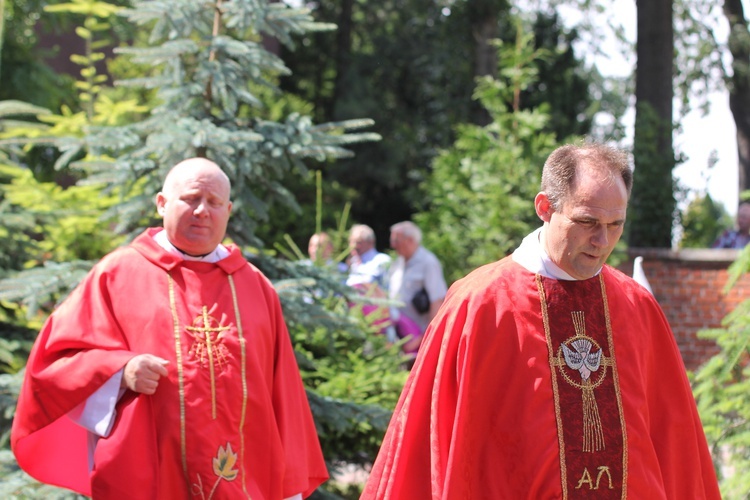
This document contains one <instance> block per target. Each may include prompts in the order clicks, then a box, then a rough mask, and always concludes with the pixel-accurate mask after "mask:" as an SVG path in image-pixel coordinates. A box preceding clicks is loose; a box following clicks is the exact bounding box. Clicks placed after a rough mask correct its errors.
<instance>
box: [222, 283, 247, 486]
mask: <svg viewBox="0 0 750 500" xmlns="http://www.w3.org/2000/svg"><path fill="white" fill-rule="evenodd" d="M227 279H228V280H229V288H230V289H231V290H232V304H233V305H234V318H235V321H236V323H237V337H238V338H239V342H240V358H241V364H242V411H241V413H240V429H239V434H240V471H241V476H242V491H243V492H244V493H245V495H247V498H250V494H249V493H248V492H247V484H246V483H245V477H246V476H245V416H246V413H247V359H246V358H247V341H246V340H245V334H244V333H243V330H242V317H241V316H240V305H239V303H238V301H237V290H236V288H235V286H234V277H233V276H232V275H231V274H229V275H227Z"/></svg>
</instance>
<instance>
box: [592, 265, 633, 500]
mask: <svg viewBox="0 0 750 500" xmlns="http://www.w3.org/2000/svg"><path fill="white" fill-rule="evenodd" d="M599 286H600V288H601V290H602V300H603V301H604V323H605V324H606V327H607V342H608V343H609V356H610V360H611V363H610V364H611V366H612V378H613V379H614V382H615V396H616V397H617V411H618V412H619V414H620V430H621V431H622V498H627V497H628V433H627V429H626V426H625V412H624V411H623V409H622V394H621V393H620V374H619V372H618V371H617V357H616V356H615V342H614V339H613V338H612V321H611V319H610V317H609V301H608V300H607V289H606V287H605V286H604V277H603V276H602V275H601V273H599Z"/></svg>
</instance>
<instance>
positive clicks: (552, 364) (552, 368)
mask: <svg viewBox="0 0 750 500" xmlns="http://www.w3.org/2000/svg"><path fill="white" fill-rule="evenodd" d="M536 286H537V289H538V290H539V300H540V301H541V303H542V323H544V334H545V336H546V338H547V351H548V356H547V357H548V358H549V364H550V373H551V374H552V377H550V378H551V379H552V396H553V398H554V402H555V420H556V421H557V441H558V445H559V447H560V476H561V478H562V481H561V483H562V484H561V486H562V496H563V500H565V499H567V498H568V480H567V477H568V470H567V465H566V463H565V438H564V436H563V423H562V417H561V416H560V393H559V392H558V390H557V377H555V359H556V358H555V355H554V350H553V347H552V333H551V332H550V328H549V314H548V313H547V298H546V297H545V296H544V284H543V283H542V276H541V275H539V274H537V275H536Z"/></svg>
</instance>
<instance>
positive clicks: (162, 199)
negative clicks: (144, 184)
mask: <svg viewBox="0 0 750 500" xmlns="http://www.w3.org/2000/svg"><path fill="white" fill-rule="evenodd" d="M154 201H155V202H156V212H157V213H158V214H159V215H160V216H162V217H164V212H165V210H166V208H165V205H166V204H167V197H166V196H164V193H162V192H161V191H159V192H158V193H157V194H156V199H155V200H154Z"/></svg>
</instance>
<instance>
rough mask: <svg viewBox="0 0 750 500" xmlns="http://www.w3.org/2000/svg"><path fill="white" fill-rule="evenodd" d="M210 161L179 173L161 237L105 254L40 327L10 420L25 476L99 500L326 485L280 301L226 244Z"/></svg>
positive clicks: (220, 191)
mask: <svg viewBox="0 0 750 500" xmlns="http://www.w3.org/2000/svg"><path fill="white" fill-rule="evenodd" d="M229 194H230V184H229V179H228V178H227V176H226V175H225V174H224V173H223V172H222V171H221V169H220V168H219V167H218V166H217V165H216V164H214V163H213V162H211V161H208V160H206V159H201V158H193V159H190V160H186V161H184V162H181V163H180V164H178V165H177V166H175V167H174V168H173V169H172V170H171V171H170V173H169V174H168V175H167V178H166V179H165V183H164V188H163V190H162V192H160V193H159V194H158V196H157V198H156V204H157V209H158V212H159V214H160V215H161V216H162V218H163V220H164V229H161V228H154V229H149V230H147V231H146V232H144V233H143V234H141V235H140V236H139V237H138V238H136V239H135V240H134V241H133V242H132V243H131V244H130V245H128V246H126V247H123V248H120V249H118V250H116V251H114V252H112V253H111V254H109V255H107V256H106V257H104V258H103V259H102V260H101V261H100V262H99V263H98V264H97V265H96V266H95V267H94V269H93V270H92V271H91V272H90V273H89V275H88V276H87V277H86V278H85V280H84V281H83V282H82V283H81V284H80V285H79V286H78V287H77V288H76V289H75V290H74V291H73V292H72V293H71V295H70V296H69V297H68V298H67V299H66V300H65V301H64V302H63V304H61V305H60V307H59V308H58V309H57V310H56V311H55V312H54V313H53V314H52V315H51V316H50V318H49V319H48V320H47V322H46V324H45V325H44V328H43V329H42V331H41V333H40V335H39V338H38V339H37V341H36V343H35V345H34V348H33V350H32V352H31V355H30V357H29V361H28V364H27V367H26V377H25V380H24V384H23V387H22V389H21V394H20V397H19V401H18V407H17V411H16V416H15V419H14V422H13V428H12V434H11V445H12V448H13V452H14V453H15V456H16V458H17V460H18V463H19V465H20V466H21V467H22V468H23V469H24V470H25V471H27V472H28V473H29V474H31V475H32V476H33V477H35V478H37V479H39V480H40V481H43V482H46V483H50V484H54V485H58V486H62V487H65V488H69V489H72V490H74V491H77V492H79V493H82V494H84V495H91V496H93V497H94V498H102V499H116V498H117V499H119V498H138V499H159V500H163V499H186V498H200V499H210V498H214V499H217V498H252V499H254V500H263V499H265V500H281V499H285V498H302V497H303V496H308V495H309V494H311V493H312V492H313V491H314V490H315V489H316V488H317V486H318V485H320V484H321V483H322V482H324V481H325V480H326V479H327V477H328V473H327V469H326V466H325V463H324V461H323V457H322V453H321V449H320V444H319V441H318V438H317V434H316V431H315V425H314V423H313V419H312V415H311V413H310V408H309V405H308V402H307V397H306V394H305V391H304V387H303V385H302V381H301V378H300V374H299V370H298V367H297V364H296V361H295V357H294V352H293V348H292V345H291V340H290V338H289V334H288V332H287V329H286V326H285V323H284V318H283V317H282V311H281V306H280V303H279V299H278V296H277V295H276V292H275V291H274V289H273V286H272V285H271V283H270V282H269V281H268V279H266V278H265V277H264V276H263V275H262V274H261V273H260V271H259V270H258V269H256V268H255V267H253V266H252V265H250V264H249V263H248V262H247V261H246V260H245V259H244V258H243V257H242V254H241V252H240V250H239V249H238V248H237V247H235V246H233V245H229V246H224V245H222V244H221V243H220V242H221V240H222V239H223V238H224V234H225V231H226V226H227V221H228V218H229V215H230V212H231V207H232V204H231V202H230V201H229Z"/></svg>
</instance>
